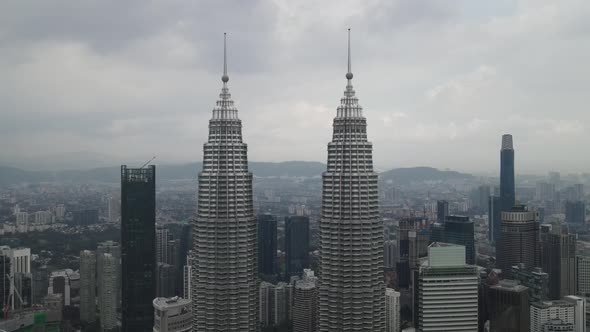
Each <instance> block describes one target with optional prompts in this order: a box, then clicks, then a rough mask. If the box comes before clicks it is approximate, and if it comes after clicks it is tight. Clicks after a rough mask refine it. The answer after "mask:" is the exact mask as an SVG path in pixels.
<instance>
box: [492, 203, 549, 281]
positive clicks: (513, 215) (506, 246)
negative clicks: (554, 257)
mask: <svg viewBox="0 0 590 332" xmlns="http://www.w3.org/2000/svg"><path fill="white" fill-rule="evenodd" d="M538 238H539V223H538V222H537V217H536V213H535V212H534V211H529V210H528V209H527V208H526V207H525V206H523V205H521V206H515V207H513V208H512V209H511V210H509V211H504V212H502V236H501V237H500V241H499V242H498V244H499V245H498V246H497V247H496V257H497V259H496V262H497V265H496V266H497V267H498V268H500V269H501V270H502V273H503V274H504V276H505V277H507V278H510V275H511V273H512V266H515V265H518V264H519V263H524V266H525V267H526V268H528V269H532V268H534V267H535V266H537V259H538V257H537V256H538V255H537V252H538Z"/></svg>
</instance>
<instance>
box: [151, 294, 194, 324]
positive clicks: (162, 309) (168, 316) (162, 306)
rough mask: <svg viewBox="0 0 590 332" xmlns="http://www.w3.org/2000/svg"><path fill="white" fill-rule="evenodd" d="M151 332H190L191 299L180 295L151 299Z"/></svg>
mask: <svg viewBox="0 0 590 332" xmlns="http://www.w3.org/2000/svg"><path fill="white" fill-rule="evenodd" d="M153 306H154V328H153V330H152V331H153V332H190V331H193V329H192V327H193V326H192V312H191V310H192V306H191V301H190V300H186V299H183V298H180V297H177V296H175V297H171V298H166V297H157V298H155V299H154V301H153Z"/></svg>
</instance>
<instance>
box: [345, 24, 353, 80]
mask: <svg viewBox="0 0 590 332" xmlns="http://www.w3.org/2000/svg"><path fill="white" fill-rule="evenodd" d="M346 79H348V80H349V81H350V80H351V79H352V70H351V69H350V28H348V72H347V73H346Z"/></svg>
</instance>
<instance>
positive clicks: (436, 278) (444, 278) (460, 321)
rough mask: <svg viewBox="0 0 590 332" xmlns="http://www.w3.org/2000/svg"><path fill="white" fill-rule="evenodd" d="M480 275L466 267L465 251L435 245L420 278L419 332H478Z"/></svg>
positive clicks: (449, 246)
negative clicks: (443, 328) (443, 331)
mask: <svg viewBox="0 0 590 332" xmlns="http://www.w3.org/2000/svg"><path fill="white" fill-rule="evenodd" d="M478 285H479V274H478V272H477V268H476V267H475V266H473V265H467V264H465V247H464V246H459V245H454V244H447V243H439V242H434V243H432V244H431V245H430V246H429V247H428V261H427V262H425V264H423V265H422V266H421V267H420V271H419V277H418V290H417V292H418V330H419V331H421V332H427V331H440V330H441V326H444V327H445V330H446V331H477V330H478Z"/></svg>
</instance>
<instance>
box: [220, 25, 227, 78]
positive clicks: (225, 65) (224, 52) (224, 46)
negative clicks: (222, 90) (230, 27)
mask: <svg viewBox="0 0 590 332" xmlns="http://www.w3.org/2000/svg"><path fill="white" fill-rule="evenodd" d="M226 38H227V32H224V33H223V76H221V81H222V82H223V83H227V81H229V76H227V46H226V42H225V40H226Z"/></svg>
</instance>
